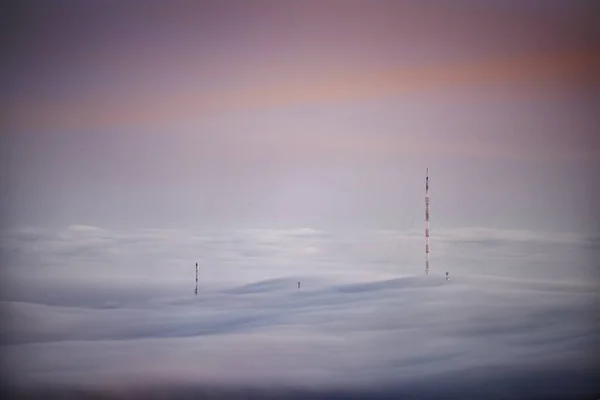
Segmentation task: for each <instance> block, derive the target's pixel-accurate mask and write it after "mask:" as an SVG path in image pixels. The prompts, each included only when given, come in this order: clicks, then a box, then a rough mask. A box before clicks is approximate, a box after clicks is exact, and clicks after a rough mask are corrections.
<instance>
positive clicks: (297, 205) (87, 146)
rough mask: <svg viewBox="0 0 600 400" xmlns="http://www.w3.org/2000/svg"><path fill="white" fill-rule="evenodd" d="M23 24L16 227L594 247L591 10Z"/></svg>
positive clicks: (583, 6)
mask: <svg viewBox="0 0 600 400" xmlns="http://www.w3.org/2000/svg"><path fill="white" fill-rule="evenodd" d="M28 4H29V3H23V4H22V5H21V6H20V7H18V8H15V10H14V11H15V12H14V16H15V18H14V24H13V31H12V36H11V38H10V40H9V44H10V45H11V47H10V50H9V53H8V54H9V55H10V56H11V57H9V58H8V61H9V62H8V64H7V65H8V74H5V75H4V76H3V83H2V86H3V87H5V88H6V89H7V90H6V91H4V95H3V96H4V97H5V99H6V100H7V101H8V102H7V103H6V104H8V108H7V109H8V110H9V114H8V119H7V125H6V126H7V131H8V136H7V137H6V138H5V144H6V146H5V148H6V149H5V151H6V152H7V160H8V161H7V164H6V166H7V168H6V169H5V171H4V172H3V175H4V176H3V181H4V182H6V183H5V184H3V186H5V187H6V188H8V190H7V191H6V195H5V196H4V198H3V200H2V207H3V208H2V209H3V210H5V214H6V215H8V216H9V218H8V224H9V225H15V224H16V225H23V224H25V225H48V224H50V225H53V226H66V225H70V224H92V225H100V226H108V227H111V226H112V227H118V226H127V227H138V226H139V227H157V226H160V227H187V228H195V227H211V228H214V227H219V226H227V227H233V228H235V227H303V226H310V227H336V226H339V227H342V226H356V227H358V226H363V227H368V228H381V227H383V228H386V227H387V228H406V225H404V226H403V224H408V222H407V221H409V220H411V219H412V218H421V217H422V215H421V214H422V208H423V205H422V195H423V193H422V192H423V187H422V186H423V185H422V181H423V175H424V170H425V168H426V167H430V169H431V175H432V176H431V182H432V185H431V186H432V207H433V208H432V218H433V221H434V222H432V224H433V227H435V224H436V223H437V222H440V221H442V220H444V221H445V223H446V224H448V225H453V226H470V225H475V226H490V227H498V226H499V225H501V226H502V227H505V228H511V227H518V228H534V229H542V230H566V231H575V232H577V231H580V230H583V231H586V232H592V231H594V230H596V231H597V221H598V216H597V215H595V214H593V212H594V210H593V208H592V204H594V202H595V201H596V200H598V196H597V192H598V186H597V183H596V182H595V180H594V176H595V174H596V173H598V171H600V169H599V167H598V160H599V157H598V156H599V154H600V140H599V139H598V137H599V136H598V135H596V132H597V126H598V124H599V122H600V121H599V119H598V117H597V113H595V112H594V110H596V109H598V106H599V105H600V97H599V94H598V83H599V79H598V78H599V75H598V72H597V71H598V70H600V68H599V67H600V64H599V53H598V50H597V48H596V47H595V44H596V39H597V37H598V24H595V23H594V22H595V16H596V15H597V13H595V12H594V11H596V9H597V6H596V5H595V4H594V3H593V2H584V1H576V2H561V1H553V2H531V1H526V2H493V1H490V2H469V1H460V2H452V3H443V4H442V3H441V2H400V1H398V2H386V1H376V2H373V1H362V2H355V1H345V2H313V1H308V2H264V1H256V2H236V1H226V2H210V1H209V2H169V3H168V4H167V3H164V2H152V1H151V2H143V3H142V2H135V1H134V2H128V4H127V5H124V4H122V3H116V2H103V3H102V5H100V4H95V5H92V4H88V3H86V4H83V3H80V2H69V1H59V2H56V3H53V4H52V5H49V4H43V3H33V4H35V6H31V7H30V6H29V5H28ZM590 215H591V217H590Z"/></svg>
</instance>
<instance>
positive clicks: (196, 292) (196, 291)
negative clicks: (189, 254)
mask: <svg viewBox="0 0 600 400" xmlns="http://www.w3.org/2000/svg"><path fill="white" fill-rule="evenodd" d="M194 294H196V295H197V294H198V263H196V290H194Z"/></svg>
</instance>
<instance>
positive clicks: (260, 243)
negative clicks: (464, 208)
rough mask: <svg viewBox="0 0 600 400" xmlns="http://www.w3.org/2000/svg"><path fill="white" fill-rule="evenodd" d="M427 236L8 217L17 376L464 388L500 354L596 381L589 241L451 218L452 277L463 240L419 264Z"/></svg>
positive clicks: (9, 327)
mask: <svg viewBox="0 0 600 400" xmlns="http://www.w3.org/2000/svg"><path fill="white" fill-rule="evenodd" d="M415 235H416V233H413V232H400V231H357V232H350V231H348V232H336V233H329V232H320V231H319V232H317V231H312V230H307V229H302V230H267V229H262V230H240V231H197V232H191V231H184V230H141V231H132V232H114V231H110V230H106V229H100V228H94V227H80V226H79V227H75V228H74V227H69V228H67V229H64V230H59V231H50V230H35V229H28V230H22V231H19V232H17V231H11V232H4V234H3V236H2V239H3V241H2V246H3V247H5V248H7V247H10V248H11V249H12V250H13V251H16V252H17V253H18V255H19V257H15V258H13V259H11V262H10V264H9V265H7V272H8V273H7V275H6V276H7V278H8V282H9V285H7V286H6V290H4V291H3V292H2V294H1V295H0V296H1V297H0V299H1V300H2V302H1V303H0V304H1V307H2V310H3V312H4V315H7V316H8V318H7V321H8V323H7V324H5V326H4V327H3V328H2V330H1V331H0V332H1V338H2V341H3V344H2V346H3V352H4V354H5V356H6V357H8V358H7V359H10V360H16V361H15V362H14V364H13V365H12V371H13V374H14V376H13V377H14V379H15V382H17V383H22V384H24V385H27V386H36V385H41V384H78V383H80V382H90V383H97V384H99V385H103V386H106V387H117V386H119V385H124V386H131V384H132V382H154V383H157V382H162V383H163V384H165V385H166V384H167V383H169V382H170V383H172V384H176V385H179V386H180V387H187V385H196V386H194V387H207V385H208V386H210V385H212V384H216V385H226V386H231V385H258V386H261V387H263V386H264V387H267V388H273V387H278V386H281V385H290V386H295V387H296V386H297V387H301V388H302V387H304V388H308V387H313V388H319V390H325V389H326V388H330V389H332V390H337V389H339V388H340V387H343V388H346V389H348V388H352V389H353V390H359V389H360V388H368V387H372V385H382V387H388V386H389V387H392V388H395V389H394V390H400V389H399V387H401V388H404V389H402V390H408V392H407V393H408V394H410V393H417V392H418V393H422V392H423V391H425V392H426V391H427V390H429V389H427V387H428V386H427V385H425V384H424V383H423V382H424V381H425V380H429V381H439V384H440V388H442V387H443V388H449V389H448V390H459V389H460V388H459V386H460V385H459V383H461V384H462V383H463V382H471V384H472V385H475V383H472V382H480V381H479V380H482V381H481V382H488V383H489V382H490V381H489V380H490V379H493V376H494V375H495V372H486V371H493V368H501V369H502V370H504V371H509V372H510V371H513V372H514V374H513V375H511V376H520V374H525V375H526V376H530V377H531V376H543V377H546V376H547V375H544V374H547V372H545V371H546V369H545V368H546V366H547V365H554V366H555V368H556V369H557V371H560V372H561V373H562V374H563V376H569V379H571V380H572V381H574V382H578V384H580V387H581V388H584V389H585V388H587V389H585V390H588V389H589V388H590V387H591V386H590V383H589V381H586V379H587V377H588V374H589V370H588V369H586V366H587V365H590V363H592V361H593V356H592V352H591V350H592V349H593V348H594V346H595V344H597V341H598V337H597V334H596V333H595V332H597V331H598V328H600V320H598V318H597V315H598V313H597V311H598V310H597V307H596V305H595V304H597V302H598V300H599V298H598V293H599V291H598V289H599V287H600V286H599V284H598V283H599V282H600V279H597V277H596V278H595V279H588V280H587V282H586V281H584V280H583V279H579V280H578V279H575V278H573V279H567V278H571V277H572V275H573V273H574V272H573V271H574V269H575V267H577V266H578V265H580V266H581V267H582V268H583V267H586V268H587V269H585V268H584V270H583V271H584V272H585V273H586V274H588V275H586V276H587V277H588V278H590V277H592V275H589V271H590V269H589V268H590V265H588V264H589V260H588V264H585V261H586V260H587V259H586V258H585V257H582V258H581V259H571V260H569V259H568V258H566V257H570V256H572V254H580V255H581V252H582V249H583V248H584V247H582V246H581V243H579V242H578V241H576V240H575V238H559V237H553V238H550V241H549V242H544V241H543V239H544V238H545V235H541V234H537V233H530V232H521V231H509V232H502V231H497V230H481V229H458V230H455V231H446V232H443V234H442V232H439V235H440V236H439V239H438V241H437V242H434V243H436V245H437V246H438V247H440V246H442V242H443V241H445V242H446V244H447V245H448V244H449V243H450V242H452V241H454V243H455V245H456V246H463V245H465V246H468V248H469V253H470V254H471V255H472V257H473V258H472V259H471V258H468V257H464V258H462V259H458V260H459V261H460V262H459V263H457V264H456V267H455V268H454V267H453V268H452V270H451V271H452V273H451V276H452V280H451V281H449V282H447V281H445V279H444V278H443V271H445V269H442V268H444V267H447V265H448V262H449V258H450V257H451V256H452V255H453V254H454V255H456V253H452V251H451V249H452V248H454V247H452V246H451V245H450V246H449V247H448V248H446V249H445V250H440V251H439V252H438V253H433V254H434V255H436V256H437V258H435V257H434V258H433V264H432V266H433V267H434V268H433V269H432V275H431V276H429V277H424V276H422V267H423V265H422V261H423V259H422V250H423V249H422V246H421V245H422V243H419V241H420V240H422V238H418V241H416V240H417V237H416V236H415ZM442 238H443V239H442ZM472 238H479V239H482V238H485V240H484V241H483V242H470V240H471V239H472ZM559 239H560V240H559ZM486 240H487V241H491V242H492V243H493V246H491V247H490V245H489V243H487V242H486ZM561 240H562V241H561ZM415 241H416V242H415ZM583 243H586V242H583ZM557 244H560V245H557ZM522 245H525V246H526V248H528V249H529V248H530V247H531V246H533V247H534V248H535V249H536V251H535V252H531V251H525V252H523V251H522ZM411 247H412V248H414V251H413V250H411ZM411 251H412V252H413V253H414V255H415V257H414V259H411V257H409V256H408V255H407V254H408V253H410V252H411ZM442 254H443V255H445V256H446V257H447V258H448V259H443V258H441V255H442ZM478 255H479V258H477V257H478ZM490 255H494V256H495V258H494V257H490ZM560 257H563V258H564V259H565V260H567V261H571V262H569V263H565V264H563V263H562V261H561V258H560ZM402 260H405V261H406V260H408V261H406V263H405V264H403V263H402ZM557 260H558V261H557ZM196 261H198V262H199V264H200V276H201V279H200V283H199V294H198V295H197V296H194V295H193V288H194V283H195V282H194V278H193V277H194V264H195V262H196ZM470 262H472V263H473V264H474V265H475V267H473V268H472V267H471V266H470V264H469V263H470ZM411 263H412V264H411ZM540 271H541V273H540ZM561 273H562V274H563V275H561ZM298 281H300V282H301V289H300V290H298V289H297V282H298ZM515 360H527V362H525V361H523V362H521V361H515ZM517 368H521V369H520V370H519V374H517V372H516V369H517ZM473 371H479V372H477V373H475V372H473ZM507 373H508V372H507ZM480 374H481V375H480ZM569 374H575V375H569ZM456 377H459V378H456ZM454 379H458V381H457V382H453V380H454ZM511 379H517V378H511ZM540 379H541V380H538V381H537V382H538V383H539V382H542V384H543V385H550V384H551V383H550V382H552V379H550V378H547V377H546V378H540ZM586 382H588V383H586ZM148 384H149V383H148ZM456 385H458V386H456ZM481 385H484V383H481ZM543 385H542V386H543ZM586 385H587V386H586ZM484 386H485V385H484ZM336 388H337V389H336ZM407 388H413V389H414V390H415V391H416V392H411V391H410V390H409V389H407ZM531 388H532V389H531V390H533V391H534V392H535V391H536V390H540V389H539V388H538V389H535V387H533V386H532V387H531ZM413 389H411V390H413ZM198 390H199V389H198ZM390 390H391V389H390ZM440 390H442V389H440ZM444 390H446V389H444ZM582 390H583V389H582ZM405 394H406V393H405ZM439 394H440V393H437V394H436V395H439ZM433 397H434V398H435V396H433Z"/></svg>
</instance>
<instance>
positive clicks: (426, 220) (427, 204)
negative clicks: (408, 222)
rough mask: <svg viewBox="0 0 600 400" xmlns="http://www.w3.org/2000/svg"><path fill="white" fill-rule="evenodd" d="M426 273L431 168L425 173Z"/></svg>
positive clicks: (426, 273)
mask: <svg viewBox="0 0 600 400" xmlns="http://www.w3.org/2000/svg"><path fill="white" fill-rule="evenodd" d="M425 275H429V168H427V172H426V174H425Z"/></svg>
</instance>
